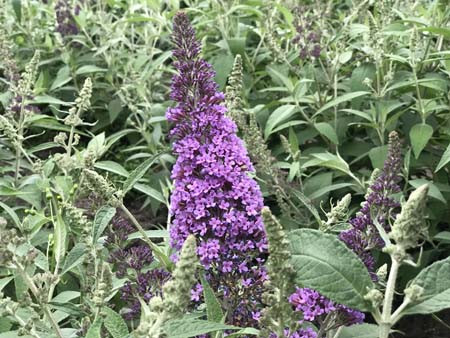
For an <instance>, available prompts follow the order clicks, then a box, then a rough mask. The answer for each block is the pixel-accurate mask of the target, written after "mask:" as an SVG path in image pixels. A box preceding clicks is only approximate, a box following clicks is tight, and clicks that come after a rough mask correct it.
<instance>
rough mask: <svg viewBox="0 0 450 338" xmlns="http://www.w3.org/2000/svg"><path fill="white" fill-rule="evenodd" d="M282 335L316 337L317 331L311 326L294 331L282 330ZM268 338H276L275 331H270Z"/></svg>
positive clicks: (288, 337)
mask: <svg viewBox="0 0 450 338" xmlns="http://www.w3.org/2000/svg"><path fill="white" fill-rule="evenodd" d="M284 335H285V336H286V337H287V338H317V333H316V331H314V330H313V329H312V328H310V327H308V328H306V329H300V330H298V331H296V332H293V333H290V332H289V329H286V330H284ZM269 338H278V337H277V335H276V334H275V333H272V334H271V335H270V336H269Z"/></svg>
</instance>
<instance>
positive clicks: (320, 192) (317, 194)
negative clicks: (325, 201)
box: [309, 183, 354, 200]
mask: <svg viewBox="0 0 450 338" xmlns="http://www.w3.org/2000/svg"><path fill="white" fill-rule="evenodd" d="M353 185H354V184H353V183H336V184H332V185H327V186H326V187H323V188H320V189H319V190H316V191H314V192H313V193H312V194H311V195H309V198H310V199H312V200H314V199H316V198H319V197H321V196H322V195H325V194H326V193H329V192H330V191H334V190H338V189H342V188H346V187H350V186H353Z"/></svg>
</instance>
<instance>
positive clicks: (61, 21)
mask: <svg viewBox="0 0 450 338" xmlns="http://www.w3.org/2000/svg"><path fill="white" fill-rule="evenodd" d="M55 12H56V31H57V32H59V33H60V34H61V35H62V36H63V37H65V36H67V35H76V34H78V27H77V24H76V22H75V19H74V15H78V14H79V12H80V6H79V5H76V7H75V8H72V7H71V4H70V2H69V1H68V0H58V1H57V2H56V4H55Z"/></svg>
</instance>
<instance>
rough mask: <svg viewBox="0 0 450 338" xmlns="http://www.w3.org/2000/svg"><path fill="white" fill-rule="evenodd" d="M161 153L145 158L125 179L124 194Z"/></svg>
mask: <svg viewBox="0 0 450 338" xmlns="http://www.w3.org/2000/svg"><path fill="white" fill-rule="evenodd" d="M161 154H162V153H159V154H156V155H153V156H152V157H150V158H148V159H147V160H145V161H144V162H143V163H141V164H140V165H139V166H138V167H137V168H136V169H134V170H133V172H132V173H131V174H130V176H128V178H127V180H126V181H125V182H124V184H123V187H122V191H123V194H124V195H125V194H126V193H127V192H128V191H130V190H131V189H132V188H133V186H134V185H135V184H136V183H137V182H138V181H139V180H140V179H141V178H142V177H143V176H144V175H145V173H146V172H147V170H148V169H150V167H151V166H152V165H153V163H155V161H156V160H157V159H159V157H160V156H161Z"/></svg>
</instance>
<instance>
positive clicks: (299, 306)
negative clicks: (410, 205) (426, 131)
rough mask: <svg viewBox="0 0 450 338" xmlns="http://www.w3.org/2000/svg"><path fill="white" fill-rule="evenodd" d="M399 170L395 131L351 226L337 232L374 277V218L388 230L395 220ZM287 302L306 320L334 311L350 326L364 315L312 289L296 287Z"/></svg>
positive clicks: (379, 242)
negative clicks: (380, 166) (376, 174)
mask: <svg viewBox="0 0 450 338" xmlns="http://www.w3.org/2000/svg"><path fill="white" fill-rule="evenodd" d="M400 171H401V143H400V140H399V138H398V134H397V133H396V132H392V133H391V134H390V135H389V149H388V156H387V159H386V161H385V163H384V166H383V170H382V171H381V173H380V174H379V175H378V176H377V177H376V178H375V179H374V181H373V183H372V184H371V185H370V187H369V190H368V193H367V194H366V201H365V202H364V203H363V205H362V208H361V210H360V212H359V213H358V214H357V216H356V217H355V218H353V219H351V220H350V224H351V225H352V228H351V229H349V230H345V231H343V232H341V233H340V234H339V238H340V240H342V241H343V242H344V243H345V244H346V245H347V246H348V247H349V248H351V249H352V250H353V251H354V252H355V253H356V254H357V255H358V256H359V257H360V259H361V260H362V261H363V263H364V264H365V266H366V267H367V270H368V271H369V273H370V274H371V277H372V279H373V280H376V279H377V276H376V274H375V260H374V258H373V256H372V254H371V252H370V249H371V248H374V247H382V246H383V242H382V240H381V237H380V235H379V233H378V231H377V229H376V227H375V225H374V219H376V220H377V222H378V223H379V224H380V225H381V226H382V227H383V228H384V229H385V230H386V231H389V230H390V223H391V222H392V221H393V220H394V219H395V216H396V212H395V210H396V208H398V207H399V203H398V202H397V201H395V200H394V199H393V198H392V194H394V193H397V192H399V191H400V187H399V186H398V183H399V181H400V180H401V177H400ZM289 302H290V303H291V304H292V305H293V306H294V307H295V309H296V311H299V312H301V313H302V314H303V318H304V319H305V320H307V321H316V320H317V318H320V317H321V316H323V315H326V314H328V313H331V312H334V313H335V314H336V319H335V324H336V325H346V326H349V325H353V324H359V323H362V321H363V320H364V314H363V313H362V312H359V311H357V310H353V309H350V308H348V307H346V306H344V305H340V304H335V303H334V302H332V301H331V300H329V299H328V298H326V297H324V296H322V295H321V294H320V293H318V292H317V291H315V290H312V289H308V288H297V291H296V292H295V293H293V294H292V295H291V296H290V297H289Z"/></svg>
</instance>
